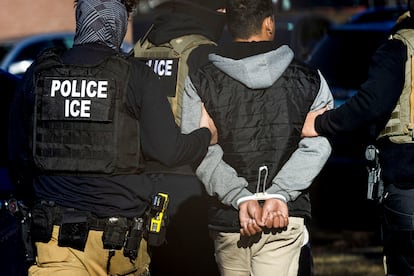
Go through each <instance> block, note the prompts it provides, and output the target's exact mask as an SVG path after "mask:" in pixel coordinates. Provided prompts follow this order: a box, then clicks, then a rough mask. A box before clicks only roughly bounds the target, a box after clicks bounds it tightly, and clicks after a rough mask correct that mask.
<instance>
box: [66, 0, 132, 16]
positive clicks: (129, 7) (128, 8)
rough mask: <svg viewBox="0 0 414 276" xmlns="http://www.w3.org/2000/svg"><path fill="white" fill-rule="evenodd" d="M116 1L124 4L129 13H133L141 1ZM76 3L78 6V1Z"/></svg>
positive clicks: (75, 0)
mask: <svg viewBox="0 0 414 276" xmlns="http://www.w3.org/2000/svg"><path fill="white" fill-rule="evenodd" d="M114 1H119V2H121V3H122V4H124V5H125V8H126V10H127V12H128V13H131V12H132V11H133V10H134V9H135V6H136V5H137V3H138V1H139V0H114ZM74 2H75V6H76V5H77V4H78V0H74Z"/></svg>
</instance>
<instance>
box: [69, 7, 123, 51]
mask: <svg viewBox="0 0 414 276" xmlns="http://www.w3.org/2000/svg"><path fill="white" fill-rule="evenodd" d="M127 26H128V12H127V10H126V8H125V5H124V4H122V3H121V2H120V1H119V0H78V3H77V6H76V34H75V39H74V45H80V44H86V43H100V44H105V45H107V46H108V47H110V48H112V49H114V50H119V48H120V46H121V44H122V41H123V40H124V38H125V34H126V31H127Z"/></svg>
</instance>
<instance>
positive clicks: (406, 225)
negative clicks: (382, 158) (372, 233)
mask: <svg viewBox="0 0 414 276" xmlns="http://www.w3.org/2000/svg"><path fill="white" fill-rule="evenodd" d="M385 192H386V196H385V198H384V205H383V208H384V209H383V244H384V254H385V257H386V265H387V275H393V276H394V275H398V276H410V275H414V189H399V188H397V187H396V186H394V185H392V184H390V185H387V187H386V190H385Z"/></svg>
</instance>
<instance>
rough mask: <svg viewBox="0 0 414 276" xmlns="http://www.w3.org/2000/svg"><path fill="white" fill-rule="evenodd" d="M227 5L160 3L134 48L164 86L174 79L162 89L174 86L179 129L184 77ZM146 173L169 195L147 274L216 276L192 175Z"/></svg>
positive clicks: (214, 1)
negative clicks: (162, 239)
mask: <svg viewBox="0 0 414 276" xmlns="http://www.w3.org/2000/svg"><path fill="white" fill-rule="evenodd" d="M225 5H226V1H224V0H192V1H189V0H188V1H186V0H185V1H183V0H172V1H163V3H162V4H161V5H159V6H158V7H157V8H156V10H155V12H156V13H157V14H158V16H157V17H156V18H155V20H154V22H153V26H152V27H151V28H150V29H149V31H148V32H147V34H146V36H144V37H142V38H141V39H140V41H138V42H137V43H136V45H135V47H134V51H135V53H134V54H135V56H138V57H149V56H151V53H153V52H154V53H157V58H158V60H149V61H147V64H148V65H149V66H151V68H152V70H154V71H155V72H157V73H158V74H159V75H160V77H161V79H162V80H163V81H165V80H168V79H173V82H169V81H165V83H166V86H167V85H169V84H171V85H172V88H171V89H170V91H171V92H170V93H168V96H171V97H169V100H170V104H171V106H172V109H173V111H174V114H175V119H176V122H177V124H180V118H181V112H180V108H181V106H182V102H181V100H182V99H181V95H182V92H183V90H184V83H185V79H186V77H187V74H188V72H195V71H196V70H197V69H198V68H199V67H200V66H201V65H203V64H205V63H207V62H208V54H209V53H211V52H213V51H214V50H215V48H216V43H217V42H218V41H219V39H220V38H221V34H222V32H223V29H224V26H225V14H224V7H225ZM161 53H165V57H163V56H162V55H161ZM176 53H180V55H177V56H176V57H179V59H180V60H179V62H180V65H179V66H174V64H173V63H169V62H170V61H171V62H172V61H173V60H172V59H171V57H174V55H175V54H176ZM154 56H156V55H154ZM174 62H175V61H174ZM174 70H175V71H174ZM174 76H175V78H174ZM147 172H148V173H149V174H150V176H151V178H152V180H153V181H154V182H155V184H156V185H157V189H158V190H160V191H165V192H167V193H168V194H169V195H170V202H169V206H168V215H169V218H168V225H167V233H166V243H164V244H163V245H162V246H160V247H155V248H154V249H153V250H152V253H153V255H152V257H153V258H152V264H153V267H152V271H151V274H152V275H154V276H157V275H170V276H173V275H180V276H183V275H191V276H192V275H199V276H201V275H206V276H214V275H218V271H217V268H216V265H215V261H214V257H213V254H212V252H213V245H212V241H211V239H210V238H209V234H208V228H207V200H208V198H207V196H206V193H205V191H204V187H203V185H202V184H201V182H200V181H199V180H198V179H197V177H196V176H195V175H194V172H193V169H192V168H191V167H190V166H180V167H178V166H176V167H166V166H164V165H163V164H160V163H159V162H151V163H150V164H149V166H148V171H147ZM182 260H186V262H185V265H183V263H182Z"/></svg>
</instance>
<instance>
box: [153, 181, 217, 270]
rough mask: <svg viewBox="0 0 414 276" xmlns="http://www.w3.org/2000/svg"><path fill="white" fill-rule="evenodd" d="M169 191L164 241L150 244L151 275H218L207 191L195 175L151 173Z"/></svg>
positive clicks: (157, 185) (160, 189)
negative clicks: (208, 216) (159, 244)
mask: <svg viewBox="0 0 414 276" xmlns="http://www.w3.org/2000/svg"><path fill="white" fill-rule="evenodd" d="M151 179H152V180H153V181H154V185H155V189H156V190H155V191H157V192H165V193H168V194H169V198H170V202H169V205H168V216H169V219H168V220H169V221H168V225H167V233H166V238H167V243H166V244H164V245H162V246H160V247H153V248H151V276H176V275H177V276H194V275H197V276H219V275H220V274H219V272H218V269H217V265H216V262H215V259H214V245H213V241H212V240H211V239H210V237H209V232H208V223H207V215H208V214H207V194H206V193H205V191H204V186H203V184H202V183H201V182H200V181H199V180H198V179H197V178H196V177H195V176H187V175H178V174H153V175H151Z"/></svg>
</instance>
